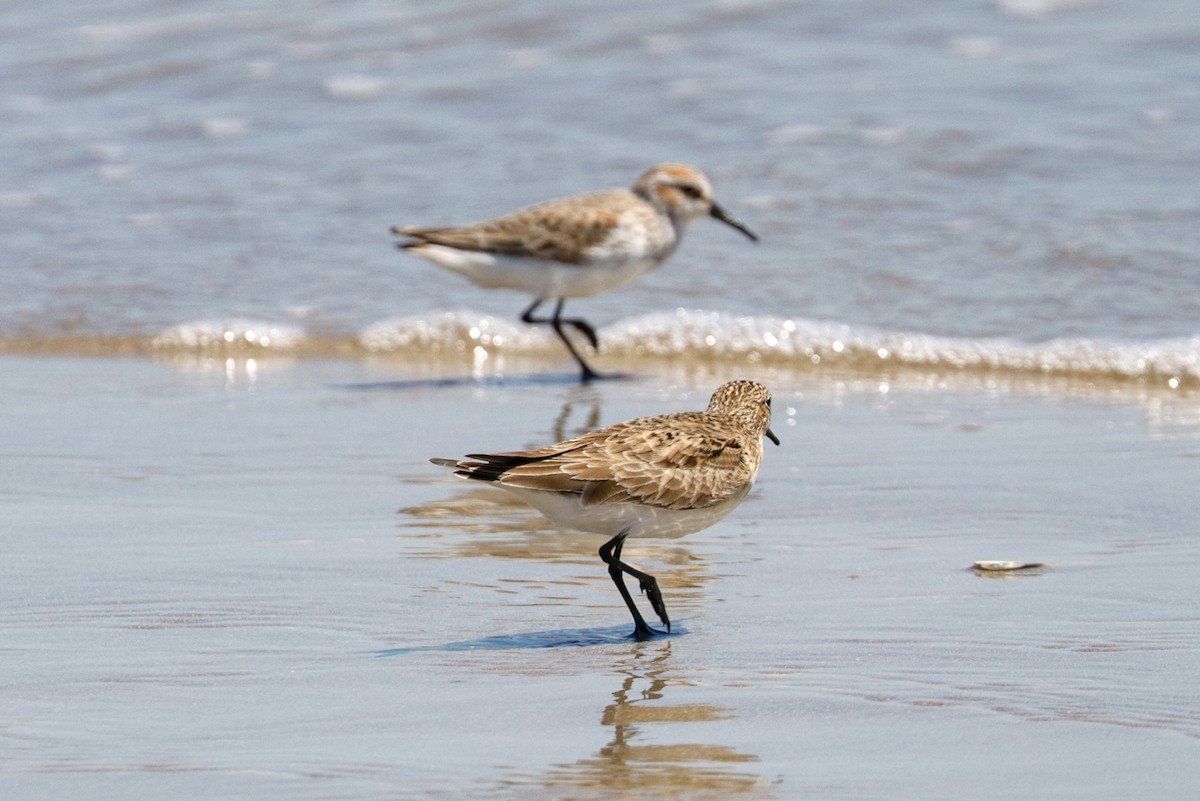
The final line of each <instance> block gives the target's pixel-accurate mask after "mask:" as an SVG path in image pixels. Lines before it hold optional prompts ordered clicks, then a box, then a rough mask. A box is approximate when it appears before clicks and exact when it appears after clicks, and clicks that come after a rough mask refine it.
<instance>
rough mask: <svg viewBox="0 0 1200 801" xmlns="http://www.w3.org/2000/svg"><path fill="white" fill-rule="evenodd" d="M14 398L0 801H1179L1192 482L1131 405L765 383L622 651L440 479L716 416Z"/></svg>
mask: <svg viewBox="0 0 1200 801" xmlns="http://www.w3.org/2000/svg"><path fill="white" fill-rule="evenodd" d="M5 373H6V377H7V379H8V380H7V381H6V382H5V384H4V389H3V393H4V397H3V398H2V399H0V400H3V404H4V408H5V409H7V410H8V411H7V412H6V414H7V416H8V419H9V420H10V421H11V423H12V425H11V428H10V435H9V437H8V438H7V439H6V444H5V446H4V452H3V453H2V454H0V456H2V457H3V462H4V464H6V465H10V466H12V465H19V466H20V469H19V471H14V470H11V469H10V470H8V471H7V472H6V476H5V479H4V495H3V503H4V507H5V518H6V526H5V529H6V531H5V536H4V550H5V558H4V559H3V560H0V593H2V595H3V603H2V605H0V609H2V611H0V641H2V642H3V643H4V645H3V646H2V650H3V664H4V670H3V671H2V672H0V684H2V685H3V686H2V687H0V690H2V692H0V697H3V698H4V701H3V713H2V714H3V721H4V723H3V727H2V729H0V737H2V738H3V740H4V743H5V745H4V750H5V753H6V758H5V760H4V763H3V767H0V786H3V787H4V788H5V795H6V797H14V798H21V797H39V796H44V795H71V796H72V797H83V798H89V797H96V798H102V797H112V796H114V795H121V796H122V797H125V798H151V797H154V798H161V797H163V796H164V795H194V794H195V793H196V792H197V791H200V792H203V793H205V794H209V795H217V796H221V797H228V798H242V797H244V798H260V799H261V798H275V797H285V796H286V797H290V798H296V797H303V798H351V797H353V798H363V797H403V798H461V797H464V796H469V797H481V798H517V797H520V798H580V797H582V798H587V797H613V795H614V794H615V795H617V796H618V797H620V796H621V795H623V794H629V795H638V796H640V797H644V796H646V795H649V796H652V797H669V798H673V797H678V798H707V797H711V798H717V797H720V798H788V797H798V796H801V797H802V796H805V795H817V796H820V797H831V798H892V797H896V796H897V795H901V796H905V797H928V798H951V797H955V798H961V797H964V796H966V797H971V798H1011V797H1012V796H1013V795H1014V794H1017V795H1022V796H1035V795H1053V796H1054V797H1062V798H1095V797H1097V796H1099V797H1114V798H1115V797H1128V796H1130V795H1137V794H1138V793H1140V792H1143V791H1144V790H1145V789H1146V788H1154V789H1155V791H1156V792H1161V793H1162V794H1164V795H1167V796H1184V795H1186V794H1187V793H1188V792H1190V788H1191V787H1192V786H1193V785H1194V780H1195V778H1196V776H1195V770H1194V768H1192V767H1190V766H1192V765H1195V764H1197V760H1196V757H1197V756H1200V694H1197V691H1196V689H1195V682H1192V681H1190V678H1189V677H1190V676H1192V675H1194V674H1195V672H1196V670H1197V668H1198V667H1200V666H1198V665H1197V663H1196V659H1197V654H1198V653H1200V647H1198V646H1200V640H1198V639H1197V635H1196V632H1197V631H1198V630H1200V629H1198V628H1197V626H1196V623H1197V621H1198V620H1200V606H1198V604H1197V599H1196V596H1195V590H1194V584H1195V582H1194V576H1195V574H1196V570H1197V568H1198V567H1200V550H1198V547H1197V541H1196V538H1195V531H1196V524H1197V522H1198V521H1197V517H1196V510H1195V504H1194V487H1195V484H1196V479H1197V477H1198V475H1200V474H1198V472H1197V470H1198V465H1200V450H1198V449H1197V441H1198V440H1197V439H1196V437H1195V429H1186V428H1184V429H1179V428H1162V427H1160V426H1156V424H1155V423H1154V422H1153V420H1152V419H1151V418H1149V417H1147V415H1146V414H1145V413H1144V407H1143V406H1141V405H1140V404H1139V403H1138V402H1137V401H1136V400H1131V399H1129V398H1123V397H1120V396H1108V397H1096V396H1093V397H1091V398H1086V397H1084V398H1074V399H1066V398H1063V397H1062V396H1060V395H1058V394H1056V393H1050V394H1042V395H1039V394H1036V393H1024V392H1014V391H995V390H992V389H989V388H987V387H986V386H979V387H976V388H974V389H971V388H966V387H959V388H927V387H895V388H892V389H890V390H889V391H888V392H886V393H884V392H880V390H879V388H878V387H877V386H873V385H870V384H867V383H864V384H860V385H853V384H841V385H836V386H835V385H831V384H829V383H828V382H826V381H824V380H817V379H810V380H806V381H800V382H792V383H787V382H779V381H778V380H776V383H775V386H774V388H775V397H776V407H777V412H776V414H777V420H776V425H775V428H776V430H777V431H778V432H779V434H780V437H781V438H782V439H783V445H782V446H781V447H779V448H774V447H771V448H770V449H769V450H768V452H767V456H766V462H765V464H764V467H763V470H762V473H761V475H760V481H759V483H758V485H757V486H756V488H755V491H754V492H753V493H752V495H751V497H750V498H749V499H748V500H747V501H746V502H745V503H744V504H743V506H742V508H740V509H739V510H737V511H736V512H735V513H734V515H732V516H731V517H730V518H729V519H728V520H727V521H725V522H723V523H722V524H721V525H719V526H717V527H714V528H713V529H710V530H709V531H706V532H702V533H700V534H697V535H693V536H690V537H686V538H683V539H680V540H638V541H637V542H636V547H634V546H630V548H628V549H627V555H628V556H629V558H631V559H633V560H634V561H635V563H636V564H639V565H640V566H642V567H644V568H647V569H649V570H651V571H652V572H653V573H655V574H656V575H657V576H658V577H659V579H660V582H661V584H662V587H663V591H664V595H665V598H666V601H667V604H668V607H669V609H670V610H671V612H672V617H673V619H674V620H675V621H676V625H675V628H674V632H675V633H674V634H673V635H672V636H670V637H664V638H660V639H656V640H652V641H649V642H646V643H635V642H633V641H631V640H629V639H627V638H626V636H625V635H627V633H628V630H629V628H630V623H629V620H628V615H627V613H626V611H625V610H624V609H623V608H622V605H621V602H620V598H619V597H618V596H617V594H616V592H615V590H614V589H613V587H612V586H611V583H610V582H609V580H608V577H607V575H606V573H605V571H604V569H603V565H602V564H601V563H600V561H599V559H598V558H597V556H596V548H597V547H598V545H599V542H598V541H596V540H595V539H594V538H592V537H590V536H586V535H583V536H580V535H570V534H563V533H560V532H557V531H555V530H553V529H552V528H550V527H548V526H547V525H546V524H545V523H544V521H542V520H541V519H540V518H539V517H537V516H536V515H535V514H534V513H532V512H531V511H530V510H528V509H525V508H523V507H521V506H519V505H517V504H514V503H513V502H512V501H511V500H510V499H509V498H508V497H507V496H506V495H505V494H503V493H501V492H498V491H486V489H487V488H483V489H480V488H476V487H473V486H468V485H466V484H464V483H462V482H459V481H456V480H455V479H453V478H452V477H448V476H446V475H445V474H444V473H443V472H442V471H439V470H437V469H436V468H434V467H433V466H432V465H429V464H428V463H427V462H426V461H425V458H426V457H427V456H430V455H453V454H455V453H457V452H463V451H466V450H470V449H474V448H478V447H484V448H493V447H494V448H500V447H520V446H524V445H530V444H534V443H537V442H544V441H547V440H548V439H550V438H553V437H558V436H563V435H569V434H571V433H572V432H574V431H576V430H580V429H583V428H590V427H593V426H595V425H603V424H606V423H609V422H613V421H615V420H618V419H625V418H628V417H632V416H635V415H638V414H642V413H646V412H650V411H660V410H663V409H668V408H694V407H698V406H701V405H703V403H704V401H705V399H706V395H707V392H708V390H709V388H708V387H707V386H706V385H704V384H702V383H687V382H681V383H679V382H672V381H669V380H663V379H652V378H645V379H640V380H632V381H625V382H605V383H602V384H600V385H597V386H595V387H591V388H580V387H577V386H573V385H571V384H570V383H566V382H564V383H562V384H559V385H554V384H549V383H546V382H529V383H526V384H519V383H512V384H508V385H499V386H491V385H487V384H469V383H461V384H456V385H455V384H446V383H441V382H430V383H429V384H428V385H421V384H420V383H418V382H410V383H408V384H405V385H400V386H397V385H395V383H394V382H391V381H389V380H387V378H388V374H387V372H386V371H373V370H371V369H364V368H362V367H359V366H354V365H353V364H352V363H346V362H312V361H307V362H299V363H296V364H293V365H286V364H281V363H268V364H267V365H265V366H260V367H259V369H258V370H257V372H256V373H255V375H254V376H253V378H251V377H249V376H247V375H246V374H239V375H235V376H234V377H233V380H231V378H230V376H229V375H227V374H226V373H225V372H224V371H223V370H222V369H220V368H219V367H218V369H215V370H214V371H212V372H209V373H203V372H196V373H190V372H186V371H181V370H179V369H178V368H177V367H172V366H167V365H160V364H155V363H152V362H149V361H146V360H137V359H134V360H109V359H78V360H76V359H55V360H45V359H15V358H11V357H10V358H7V359H5ZM80 386H86V387H88V392H87V393H80V392H78V391H77V390H78V387H80ZM417 421H420V422H419V423H418V422H417ZM499 421H503V424H500V422H499ZM978 559H1017V560H1022V561H1038V562H1043V563H1045V567H1043V568H1041V569H1040V570H1036V571H1032V572H1029V573H1024V574H1020V575H1015V576H1012V577H1007V578H991V577H988V576H986V575H980V574H977V573H975V572H974V571H972V570H970V569H969V566H970V565H971V563H972V562H973V561H975V560H978ZM997 764H1000V765H1002V766H1003V767H1004V775H1003V777H1002V779H1001V778H987V780H984V777H995V776H996V773H995V772H996V770H997V767H996V766H997Z"/></svg>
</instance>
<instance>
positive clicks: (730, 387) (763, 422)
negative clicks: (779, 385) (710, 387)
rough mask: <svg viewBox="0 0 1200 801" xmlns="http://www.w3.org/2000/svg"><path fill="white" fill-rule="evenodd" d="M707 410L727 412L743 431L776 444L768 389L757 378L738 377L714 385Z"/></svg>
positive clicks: (715, 412)
mask: <svg viewBox="0 0 1200 801" xmlns="http://www.w3.org/2000/svg"><path fill="white" fill-rule="evenodd" d="M708 411H709V414H724V415H729V416H730V417H733V418H734V419H736V420H737V421H738V422H740V423H741V424H743V425H744V426H745V427H746V429H747V430H749V431H758V432H761V436H764V437H766V438H767V439H769V440H771V442H774V443H775V444H776V445H778V444H779V437H777V436H775V432H774V431H772V430H771V391H770V390H769V389H767V388H766V387H764V386H763V385H762V384H760V383H758V382H757V381H748V380H746V379H740V380H738V381H730V382H728V383H726V384H722V385H721V386H719V387H717V391H716V392H714V393H713V396H712V400H710V401H709V402H708Z"/></svg>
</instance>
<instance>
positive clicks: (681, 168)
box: [633, 164, 758, 242]
mask: <svg viewBox="0 0 1200 801" xmlns="http://www.w3.org/2000/svg"><path fill="white" fill-rule="evenodd" d="M633 191H634V192H636V193H637V194H638V195H640V196H641V197H643V198H645V199H646V200H648V201H649V202H650V203H651V204H652V205H653V206H655V207H656V208H659V209H661V210H662V211H663V212H664V213H666V215H667V216H668V217H670V218H671V220H672V221H673V222H674V223H675V225H676V226H677V227H683V226H685V225H687V224H688V223H690V222H691V221H692V220H695V219H696V218H698V217H705V216H708V217H714V218H716V219H718V220H720V221H721V222H723V223H725V224H726V225H731V226H733V227H734V228H736V229H738V230H739V231H741V232H742V233H743V234H745V235H746V236H748V237H750V238H751V239H753V240H754V241H755V242H757V241H758V237H757V236H755V235H754V232H753V231H751V230H750V229H749V228H747V227H746V226H745V225H744V224H742V222H741V220H739V219H737V218H736V217H733V216H731V215H730V214H729V213H728V212H726V211H725V210H724V209H723V208H721V207H720V206H718V205H717V203H716V201H714V200H713V192H712V184H711V183H709V181H708V178H706V177H705V175H704V173H702V172H700V171H699V170H697V169H695V168H694V167H689V166H687V165H686V164H659V165H658V166H657V167H651V168H650V169H648V170H646V172H644V173H642V177H641V178H638V179H637V183H635V184H634V185H633Z"/></svg>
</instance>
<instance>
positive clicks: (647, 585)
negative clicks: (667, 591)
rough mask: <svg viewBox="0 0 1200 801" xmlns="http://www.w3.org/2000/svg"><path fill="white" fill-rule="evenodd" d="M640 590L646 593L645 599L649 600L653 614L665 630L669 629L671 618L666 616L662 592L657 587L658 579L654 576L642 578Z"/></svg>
mask: <svg viewBox="0 0 1200 801" xmlns="http://www.w3.org/2000/svg"><path fill="white" fill-rule="evenodd" d="M640 586H641V588H642V592H644V593H645V594H646V599H647V600H649V601H650V607H651V608H652V609H653V610H654V614H656V615H658V619H659V620H661V621H662V622H663V625H664V626H666V627H667V631H670V630H671V618H669V617H667V605H666V604H664V603H663V599H662V592H660V591H659V589H658V579H656V578H654V576H647V577H646V578H644V579H642V581H641V584H640Z"/></svg>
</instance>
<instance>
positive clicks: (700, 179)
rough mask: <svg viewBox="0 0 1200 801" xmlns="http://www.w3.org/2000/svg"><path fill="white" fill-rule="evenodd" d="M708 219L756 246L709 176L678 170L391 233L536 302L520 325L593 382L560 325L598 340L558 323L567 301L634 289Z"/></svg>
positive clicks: (491, 285)
mask: <svg viewBox="0 0 1200 801" xmlns="http://www.w3.org/2000/svg"><path fill="white" fill-rule="evenodd" d="M706 215H707V216H709V217H714V218H716V219H718V220H720V221H721V222H724V223H726V224H728V225H731V226H733V227H734V228H736V229H737V230H739V231H741V232H742V233H743V234H745V235H746V236H747V237H749V238H750V239H752V240H755V241H757V240H758V237H757V236H755V235H754V233H753V232H752V231H750V229H749V228H747V227H746V226H745V225H743V224H742V223H741V221H739V220H738V219H736V218H735V217H732V216H730V215H729V214H728V213H726V211H725V210H724V209H722V208H721V207H720V206H718V205H717V204H716V202H715V201H714V200H713V193H712V185H711V184H710V183H709V181H708V178H706V177H705V176H704V174H703V173H701V172H700V171H699V170H697V169H695V168H693V167H688V166H687V165H684V164H660V165H659V166H657V167H653V168H651V169H649V170H647V171H646V172H645V173H644V174H643V175H642V176H641V177H640V178H638V180H637V183H635V184H634V185H633V188H632V189H609V190H607V191H603V192H596V193H593V194H589V195H578V196H575V197H568V198H562V199H560V200H550V201H547V202H545V203H539V204H537V205H535V206H529V207H528V208H524V209H521V210H519V211H515V212H512V213H511V214H507V215H505V216H503V217H498V218H497V219H494V220H488V221H487V222H481V223H476V224H474V225H466V226H462V227H447V228H422V227H419V226H410V225H397V226H394V227H393V228H392V233H394V234H399V235H401V236H406V237H409V239H408V241H404V242H400V243H398V244H397V247H399V248H401V249H403V250H407V251H409V252H411V253H415V254H416V255H418V256H421V257H423V258H426V259H428V260H429V261H431V262H433V263H434V264H436V265H438V266H439V267H444V268H446V269H447V270H452V271H454V272H456V273H461V274H462V275H464V276H466V277H467V278H469V279H470V280H471V281H472V282H473V283H475V284H477V285H479V286H481V287H485V288H488V289H519V290H523V291H525V292H529V293H531V294H533V295H534V298H535V299H534V301H533V303H532V304H530V305H529V307H528V308H527V309H525V311H524V312H523V313H522V314H521V320H523V321H524V322H526V323H536V324H543V325H549V326H551V327H553V329H554V332H555V333H556V334H558V337H559V339H561V340H562V341H563V344H565V345H566V346H567V350H569V351H570V352H571V355H572V356H573V357H574V358H575V361H576V362H578V363H579V368H580V370H581V373H582V378H583V380H584V381H590V380H591V379H593V378H599V377H600V375H599V373H597V372H596V371H595V370H593V369H592V368H591V367H590V366H589V365H588V363H587V362H586V361H584V360H583V357H582V356H580V355H579V351H577V350H576V349H575V346H574V345H573V344H572V343H571V340H570V339H569V338H568V337H567V335H566V333H565V332H564V330H563V326H564V325H569V326H572V327H573V328H575V329H576V330H578V331H579V332H580V333H582V334H583V335H584V336H585V337H586V338H587V340H588V342H589V343H591V346H592V347H593V348H594V349H597V350H598V349H599V347H600V341H599V338H598V337H597V336H596V330H595V329H594V328H592V326H591V325H590V324H589V323H588V322H587V321H585V320H583V319H580V318H564V317H563V316H562V310H563V304H564V303H565V302H566V299H567V298H582V297H587V296H588V295H595V294H596V293H598V292H606V291H608V290H610V289H620V288H621V287H624V286H628V285H629V284H632V283H633V282H634V281H637V280H638V279H639V278H641V277H642V276H643V275H645V274H646V273H648V272H650V271H651V270H653V269H654V268H656V267H658V266H659V265H661V264H662V263H663V262H665V261H666V260H667V259H668V258H669V257H670V256H671V254H672V253H674V252H675V248H676V247H678V246H679V242H680V239H681V237H682V236H683V229H684V228H685V227H686V226H687V224H688V223H690V222H692V221H693V220H695V219H696V218H698V217H703V216H706ZM548 300H553V301H555V306H554V313H553V314H552V315H551V316H549V317H534V316H533V313H534V311H536V310H537V308H538V307H539V306H541V305H542V304H543V303H545V302H546V301H548Z"/></svg>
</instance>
